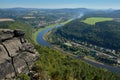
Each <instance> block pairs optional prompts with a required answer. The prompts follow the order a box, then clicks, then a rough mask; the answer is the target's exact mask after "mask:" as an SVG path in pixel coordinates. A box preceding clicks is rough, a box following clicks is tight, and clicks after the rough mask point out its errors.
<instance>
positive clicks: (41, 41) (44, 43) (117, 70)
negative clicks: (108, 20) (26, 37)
mask: <svg viewBox="0 0 120 80" xmlns="http://www.w3.org/2000/svg"><path fill="white" fill-rule="evenodd" d="M58 27H61V25H60V24H58V25H57V26H54V27H51V28H47V29H45V30H43V31H41V32H39V33H38V35H37V38H36V40H37V42H38V43H39V44H40V45H42V46H48V47H52V45H51V44H50V43H48V42H47V41H45V40H44V35H45V34H46V33H47V32H48V31H50V30H52V29H54V28H58ZM82 60H83V61H85V62H87V63H89V64H91V65H93V66H95V67H98V68H105V69H107V70H109V71H110V72H113V73H119V74H120V68H118V67H113V66H110V65H106V64H104V65H103V64H99V63H96V62H93V61H91V60H85V59H82Z"/></svg>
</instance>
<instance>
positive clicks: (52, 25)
mask: <svg viewBox="0 0 120 80" xmlns="http://www.w3.org/2000/svg"><path fill="white" fill-rule="evenodd" d="M70 21H71V19H70V20H67V21H65V22H62V23H61V24H62V25H65V24H67V23H69V22H70ZM57 25H58V24H51V25H49V26H46V27H45V28H40V29H38V30H37V31H35V32H34V33H33V34H32V37H33V41H34V43H35V44H37V41H36V37H37V34H38V33H39V32H41V31H42V30H45V29H47V28H50V27H54V26H57Z"/></svg>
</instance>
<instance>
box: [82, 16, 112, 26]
mask: <svg viewBox="0 0 120 80" xmlns="http://www.w3.org/2000/svg"><path fill="white" fill-rule="evenodd" d="M111 20H113V19H112V18H103V17H91V18H87V19H85V20H83V21H82V22H84V23H87V24H90V25H94V24H95V23H97V22H103V21H111Z"/></svg>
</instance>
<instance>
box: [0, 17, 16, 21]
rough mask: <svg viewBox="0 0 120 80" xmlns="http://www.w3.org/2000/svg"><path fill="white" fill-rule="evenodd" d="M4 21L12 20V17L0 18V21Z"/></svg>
mask: <svg viewBox="0 0 120 80" xmlns="http://www.w3.org/2000/svg"><path fill="white" fill-rule="evenodd" d="M5 21H14V19H11V18H0V22H5Z"/></svg>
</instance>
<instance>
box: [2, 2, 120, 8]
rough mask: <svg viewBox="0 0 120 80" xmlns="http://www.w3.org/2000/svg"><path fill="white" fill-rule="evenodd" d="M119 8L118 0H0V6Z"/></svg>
mask: <svg viewBox="0 0 120 80" xmlns="http://www.w3.org/2000/svg"><path fill="white" fill-rule="evenodd" d="M15 7H22V8H50V9H51V8H52V9H54V8H90V9H110V8H112V9H120V0H0V8H15Z"/></svg>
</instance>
